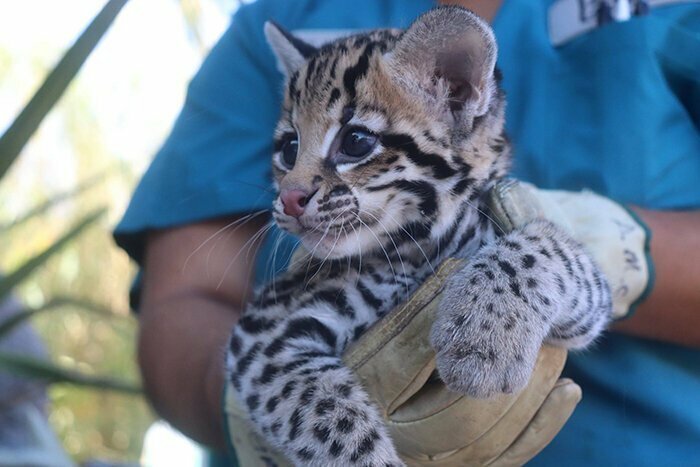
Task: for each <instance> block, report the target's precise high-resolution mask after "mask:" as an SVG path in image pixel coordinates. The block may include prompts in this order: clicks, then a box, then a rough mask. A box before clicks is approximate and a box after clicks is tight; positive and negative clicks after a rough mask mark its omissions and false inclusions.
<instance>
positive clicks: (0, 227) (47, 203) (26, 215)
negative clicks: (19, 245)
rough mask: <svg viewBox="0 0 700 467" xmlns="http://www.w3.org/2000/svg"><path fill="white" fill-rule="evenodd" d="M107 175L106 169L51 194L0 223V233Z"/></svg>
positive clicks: (70, 196) (68, 197) (41, 212)
mask: <svg viewBox="0 0 700 467" xmlns="http://www.w3.org/2000/svg"><path fill="white" fill-rule="evenodd" d="M108 175H109V173H108V172H107V171H105V172H101V173H98V174H97V175H94V176H92V177H90V178H88V179H86V180H85V181H83V182H82V183H81V184H80V185H78V186H77V187H75V188H73V189H71V190H68V191H64V192H62V193H57V194H55V195H53V196H52V197H51V198H50V199H48V200H46V201H45V202H43V203H41V204H39V205H38V206H35V207H33V208H32V209H30V210H29V211H27V212H26V213H24V214H23V215H22V216H20V217H18V218H17V219H15V220H13V221H10V222H5V223H2V224H0V233H2V232H3V231H7V230H10V229H12V228H14V227H17V226H19V225H21V224H24V223H25V222H27V221H29V220H31V219H33V218H35V217H37V216H40V215H42V214H44V213H45V212H46V211H48V210H49V209H51V208H52V207H54V206H56V205H57V204H60V203H62V202H63V201H66V200H68V199H71V198H75V197H76V196H78V195H79V194H81V193H82V192H84V191H86V190H89V189H90V188H92V187H93V186H95V185H97V184H98V183H99V182H101V181H103V180H104V179H105V178H107V176H108Z"/></svg>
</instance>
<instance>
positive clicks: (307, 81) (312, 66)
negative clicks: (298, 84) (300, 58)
mask: <svg viewBox="0 0 700 467" xmlns="http://www.w3.org/2000/svg"><path fill="white" fill-rule="evenodd" d="M315 69H316V57H313V58H312V59H311V60H309V64H308V65H307V67H306V78H305V79H304V88H306V89H309V88H310V87H311V77H312V76H313V74H314V70H315Z"/></svg>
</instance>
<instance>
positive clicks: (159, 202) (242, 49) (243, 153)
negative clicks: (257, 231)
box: [114, 2, 282, 264]
mask: <svg viewBox="0 0 700 467" xmlns="http://www.w3.org/2000/svg"><path fill="white" fill-rule="evenodd" d="M267 3H268V2H258V3H254V4H251V5H246V6H242V7H241V8H240V9H239V10H238V12H237V13H236V15H235V16H234V17H233V20H232V22H231V25H230V27H229V28H228V30H227V31H226V32H225V33H224V35H223V36H222V38H221V39H220V40H219V42H218V44H217V45H216V46H215V47H214V48H213V49H212V51H211V53H210V54H209V56H208V57H207V58H206V60H205V61H204V63H203V65H202V67H201V69H200V70H199V72H198V73H197V75H196V76H195V77H194V78H193V80H192V81H191V83H190V85H189V88H188V92H187V97H186V101H185V104H184V107H183V109H182V111H181V113H180V115H179V116H178V118H177V120H176V122H175V124H174V127H173V129H172V132H171V134H170V136H169V137H168V138H167V140H166V141H165V143H164V144H163V146H162V147H161V149H160V150H159V151H158V153H157V154H156V156H155V158H154V160H153V162H152V163H151V166H150V167H149V169H148V170H147V172H146V173H145V174H144V176H143V178H142V180H141V181H140V183H139V184H138V186H137V188H136V191H135V192H134V194H133V197H132V199H131V202H130V204H129V206H128V208H127V210H126V213H125V214H124V217H123V219H122V220H121V222H120V223H119V224H118V225H117V227H116V229H115V232H114V236H115V240H116V242H117V244H118V245H119V246H121V247H122V248H124V249H125V250H126V251H127V252H128V253H129V255H130V256H131V257H132V258H133V259H135V260H136V261H137V262H138V263H139V264H141V261H142V257H143V250H144V240H145V234H146V232H147V231H148V230H150V229H160V228H167V227H173V226H177V225H182V224H187V223H192V222H197V221H200V220H203V219H211V218H215V217H219V216H224V215H231V214H238V213H246V212H252V211H256V210H259V209H266V208H268V207H269V206H270V205H271V202H272V189H271V184H270V177H271V174H270V154H271V146H272V133H273V129H274V126H275V123H276V120H277V116H278V109H279V106H280V101H281V96H282V76H281V74H280V73H279V72H278V71H277V69H276V66H275V59H274V56H273V55H272V53H271V52H270V51H269V49H268V47H267V45H266V42H265V38H264V33H263V24H264V21H265V20H266V19H268V17H269V12H267V11H265V8H264V5H265V4H267Z"/></svg>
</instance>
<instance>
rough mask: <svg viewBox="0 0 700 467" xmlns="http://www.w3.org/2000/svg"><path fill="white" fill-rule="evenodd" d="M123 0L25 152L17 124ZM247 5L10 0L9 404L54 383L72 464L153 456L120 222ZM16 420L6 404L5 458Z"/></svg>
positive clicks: (2, 93)
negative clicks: (214, 49)
mask: <svg viewBox="0 0 700 467" xmlns="http://www.w3.org/2000/svg"><path fill="white" fill-rule="evenodd" d="M108 3H112V4H113V5H111V7H112V13H113V14H116V16H114V15H113V16H114V19H113V21H112V19H111V18H107V19H104V21H103V26H104V27H108V29H107V31H106V33H105V34H104V35H103V36H102V37H101V39H100V40H99V42H98V43H97V45H96V47H95V48H94V50H92V52H91V53H90V54H89V56H88V57H87V60H86V61H85V63H84V65H83V66H82V68H81V69H80V71H79V72H78V73H77V75H76V76H75V77H74V78H72V79H70V84H68V87H67V88H66V90H65V92H64V93H63V94H62V96H61V97H60V99H59V100H58V101H57V102H56V103H55V105H54V104H53V103H51V104H50V105H48V107H47V109H45V110H48V113H46V116H45V118H43V121H41V124H40V125H39V126H38V127H36V129H35V130H31V131H30V134H31V137H30V138H29V139H28V141H27V143H26V145H23V146H22V145H21V144H20V146H22V148H21V151H20V150H19V149H17V148H18V144H19V143H17V141H16V140H17V137H16V135H14V136H13V135H10V136H8V135H9V134H10V133H13V132H12V131H8V130H9V129H13V131H14V130H15V129H16V128H13V125H15V126H17V125H16V123H17V120H16V119H17V117H18V115H20V114H21V113H22V111H23V109H25V107H26V106H27V105H28V103H29V102H30V100H31V99H32V96H34V94H35V93H36V92H37V90H39V89H40V87H41V86H42V84H43V83H44V82H45V80H46V79H47V76H49V74H50V72H51V70H52V69H53V68H54V67H55V66H56V65H57V63H59V61H60V60H61V58H62V57H63V56H64V55H65V54H66V52H67V51H68V50H70V48H71V46H72V45H73V44H74V42H75V41H76V39H77V38H78V37H79V36H80V35H81V33H83V31H84V30H85V29H86V27H87V26H88V25H89V24H91V22H92V21H93V19H94V18H95V17H96V16H97V15H98V13H100V11H101V10H102V9H103V8H105V10H106V9H107V7H106V5H107V6H110V5H108ZM239 3H240V2H239V1H235V0H128V1H124V0H121V1H117V2H108V1H106V0H62V1H60V2H58V1H55V0H21V1H0V135H3V140H2V142H0V245H1V246H0V275H2V277H1V278H0V302H2V303H4V307H5V310H6V312H5V313H4V314H0V414H1V413H2V410H4V409H8V408H12V407H18V406H19V405H21V404H20V403H22V402H23V401H24V400H25V399H28V398H30V396H31V395H32V394H34V393H33V392H32V390H28V389H27V388H33V390H34V391H35V393H41V390H42V388H43V387H44V384H47V391H48V399H49V404H48V406H47V407H48V420H49V422H50V427H51V428H52V429H53V431H54V432H55V434H56V435H57V439H58V440H59V441H60V445H61V446H62V448H63V450H64V451H65V452H66V453H67V459H70V460H69V462H76V463H82V462H85V461H87V460H91V459H92V460H94V459H99V460H102V461H110V462H115V463H124V464H134V463H137V462H139V461H140V459H141V455H142V446H143V440H144V434H145V432H146V430H147V428H148V427H149V426H150V425H151V424H152V423H153V421H154V414H153V413H152V412H151V411H150V409H149V408H148V406H147V404H146V403H145V401H144V399H143V396H142V395H141V393H140V390H139V389H138V386H139V377H138V370H137V368H136V365H135V361H134V342H135V332H136V331H135V330H136V326H135V320H134V318H133V317H132V316H130V313H129V308H128V301H127V290H128V287H129V284H130V282H131V280H132V278H133V276H134V274H135V268H134V265H133V264H130V262H129V259H128V257H127V256H126V254H125V253H124V252H123V251H121V250H119V249H117V248H116V246H115V245H114V242H113V241H112V237H111V233H110V230H111V228H112V227H113V226H114V225H115V223H116V222H117V221H118V220H119V218H120V216H121V215H122V213H123V211H124V209H125V207H126V204H127V202H128V200H129V197H130V194H131V191H132V190H133V188H134V186H135V183H136V182H137V181H138V179H139V177H140V175H141V173H142V172H143V171H144V170H145V168H146V167H147V165H148V163H149V161H150V159H151V157H152V155H153V154H154V153H155V151H156V150H157V149H158V146H159V144H160V143H161V142H162V140H163V139H164V137H165V136H166V134H167V132H168V131H169V129H170V127H171V125H172V123H173V121H174V119H175V117H176V115H177V112H178V111H179V109H180V107H181V105H182V102H183V99H184V95H185V90H186V86H187V83H188V81H189V79H190V78H191V76H192V75H193V74H194V73H195V72H196V70H197V68H198V66H199V64H200V62H201V61H202V59H203V57H204V56H205V55H206V53H207V51H208V49H209V48H210V47H211V46H212V45H213V43H215V42H216V40H217V38H218V37H219V36H220V35H221V33H222V32H223V31H224V29H225V28H226V27H227V25H228V22H229V18H230V15H231V14H232V13H233V12H234V11H235V10H236V8H238V6H239ZM121 6H123V8H121V11H119V10H120V7H121ZM117 13H118V14H117ZM98 37H99V34H98ZM47 85H48V86H51V83H50V82H49V83H47ZM49 100H50V99H49ZM39 104H41V102H40V103H39ZM40 106H41V105H39V107H40ZM49 109H50V110H49ZM29 113H32V109H31V108H30V112H29ZM36 114H37V111H36V109H34V115H35V117H36ZM38 114H42V111H38ZM30 120H31V119H30ZM34 120H36V118H34ZM39 120H41V118H39ZM20 123H23V122H20ZM20 126H21V125H20ZM29 126H31V125H29ZM11 136H12V138H11ZM13 138H14V140H13ZM19 139H20V140H21V139H22V138H21V137H20V138H19ZM11 140H12V141H11ZM8 148H9V149H8ZM15 150H16V151H15ZM14 152H16V153H17V154H14ZM15 156H17V157H16V158H15ZM5 169H6V170H5ZM102 209H104V210H105V212H104V214H100V213H101V212H102V211H101V210H102ZM62 238H64V239H65V241H61V239H62ZM9 297H12V299H13V301H11V302H8V300H9ZM7 310H9V311H7ZM26 323H31V325H32V326H33V327H34V329H35V330H36V331H37V333H38V335H39V336H40V339H41V340H42V341H43V346H42V344H41V343H39V342H35V341H34V339H33V337H31V333H29V334H28V330H27V329H26ZM30 344H31V345H30ZM26 347H30V348H29V350H27V349H26ZM27 352H29V353H28V354H27ZM27 355H29V356H27ZM20 357H21V358H20ZM30 357H31V358H30ZM3 378H4V379H3ZM3 381H4V382H3ZM7 381H9V382H7ZM18 401H19V402H18ZM18 404H19V405H18ZM39 405H41V404H39ZM12 416H13V417H15V418H16V417H19V416H17V415H12ZM20 418H21V417H20ZM30 419H31V417H29V418H28V419H27V420H24V419H22V420H24V421H25V422H26V423H27V424H29V425H31V424H32V423H33V422H31V420H30ZM16 421H17V420H14V422H16ZM14 422H13V423H14ZM10 425H11V424H10V423H9V422H5V423H4V424H3V421H2V419H1V418H0V465H7V459H9V458H8V457H5V458H4V459H3V455H5V456H9V455H10V454H8V453H9V451H8V449H9V448H10V447H12V446H11V442H10V441H7V440H8V439H14V438H12V436H14V435H12V434H11V433H10V434H8V433H3V429H2V428H1V427H2V426H4V427H5V428H7V427H9V426H10ZM12 442H17V443H19V444H21V442H20V441H17V440H16V439H14V441H12ZM3 449H5V450H3ZM3 461H5V462H3ZM10 463H11V462H10Z"/></svg>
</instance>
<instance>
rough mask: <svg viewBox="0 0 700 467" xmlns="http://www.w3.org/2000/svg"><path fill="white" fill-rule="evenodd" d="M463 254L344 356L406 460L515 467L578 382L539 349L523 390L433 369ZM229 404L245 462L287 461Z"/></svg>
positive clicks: (570, 400) (534, 449) (564, 415)
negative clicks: (441, 320) (469, 390)
mask: <svg viewBox="0 0 700 467" xmlns="http://www.w3.org/2000/svg"><path fill="white" fill-rule="evenodd" d="M461 264H462V262H461V261H458V260H452V259H451V260H447V261H446V262H444V263H443V264H442V266H441V267H440V268H439V269H438V271H437V272H436V274H435V275H434V276H433V277H431V278H430V279H429V280H428V281H426V282H425V283H424V284H423V285H422V286H421V287H420V288H419V289H418V291H416V292H415V293H414V294H413V296H412V297H411V299H410V300H409V301H408V302H407V303H406V304H404V305H401V306H399V307H398V308H397V309H396V310H395V311H394V312H392V313H389V314H388V315H387V316H385V317H384V318H383V319H382V320H381V321H379V322H378V323H377V324H375V325H374V326H372V327H371V328H370V329H369V330H368V331H367V332H365V334H364V335H363V336H362V337H361V338H360V339H359V340H358V341H357V342H355V343H354V344H353V345H352V346H351V347H350V348H348V350H347V351H346V352H345V354H344V361H345V364H346V365H347V366H348V367H349V368H351V369H352V370H353V371H354V372H355V373H356V374H357V376H358V377H359V379H360V381H361V382H362V384H363V386H364V387H365V389H366V390H367V392H368V394H369V396H370V397H371V398H372V399H373V401H374V402H375V403H376V404H377V406H378V408H379V409H380V411H381V413H382V414H383V415H384V417H385V419H386V423H387V427H388V428H389V430H390V432H391V436H392V439H393V441H394V444H395V446H396V448H397V450H398V452H399V454H400V455H401V457H402V459H403V460H404V461H405V462H406V463H407V464H408V465H409V466H436V467H437V466H477V465H479V466H481V465H490V466H513V465H521V464H523V463H525V462H526V461H528V460H529V459H531V458H532V457H534V456H535V455H536V454H537V453H538V452H539V451H540V450H541V449H542V448H544V447H545V446H546V445H547V444H548V443H549V442H550V441H551V440H552V438H553V437H554V436H555V435H556V434H557V433H558V432H559V430H560V429H561V427H562V426H563V425H564V423H565V422H566V420H567V419H568V418H569V416H570V415H571V413H572V412H573V410H574V408H575V406H576V404H577V403H578V402H579V400H580V399H581V389H580V388H579V386H578V385H576V384H575V383H574V382H572V381H571V380H568V379H558V377H559V374H560V373H561V370H562V368H563V366H564V362H565V360H566V351H565V350H564V349H560V348H555V347H543V348H542V350H541V351H540V355H539V358H538V361H537V364H536V366H535V370H534V371H533V375H532V377H531V379H530V382H529V383H528V385H527V386H526V388H525V389H524V390H523V391H521V392H520V393H518V394H504V395H501V396H497V397H494V398H491V399H473V398H470V397H466V396H461V395H459V394H455V393H451V392H449V391H448V390H447V389H446V388H445V386H444V384H442V383H441V382H440V380H439V379H438V378H437V376H436V375H435V373H434V370H435V353H434V351H433V350H432V348H431V346H430V340H429V333H430V328H431V325H432V323H433V322H434V320H435V313H437V309H438V304H439V303H440V292H441V290H442V287H443V285H444V283H445V281H446V279H447V277H448V276H449V275H450V273H451V272H453V271H455V270H457V269H458V268H459V267H460V265H461ZM225 412H226V415H227V419H228V420H227V423H228V426H229V433H230V435H231V436H230V438H231V440H232V443H233V445H234V446H235V448H236V453H237V455H238V459H239V461H240V463H241V465H242V466H243V467H249V466H256V467H257V466H265V465H273V464H274V465H279V466H287V465H291V464H289V463H288V462H287V461H286V460H284V458H283V457H282V456H280V455H279V454H277V453H276V452H275V451H273V449H272V448H270V447H269V446H268V445H267V444H266V443H265V442H264V440H262V439H261V438H260V437H259V436H258V435H257V434H256V433H255V432H254V431H253V430H252V428H250V427H249V426H248V424H247V421H246V420H245V415H244V414H243V412H241V411H240V409H239V408H238V407H237V406H236V401H235V398H234V397H233V395H232V394H231V393H230V392H229V393H228V394H227V397H226V400H225Z"/></svg>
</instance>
